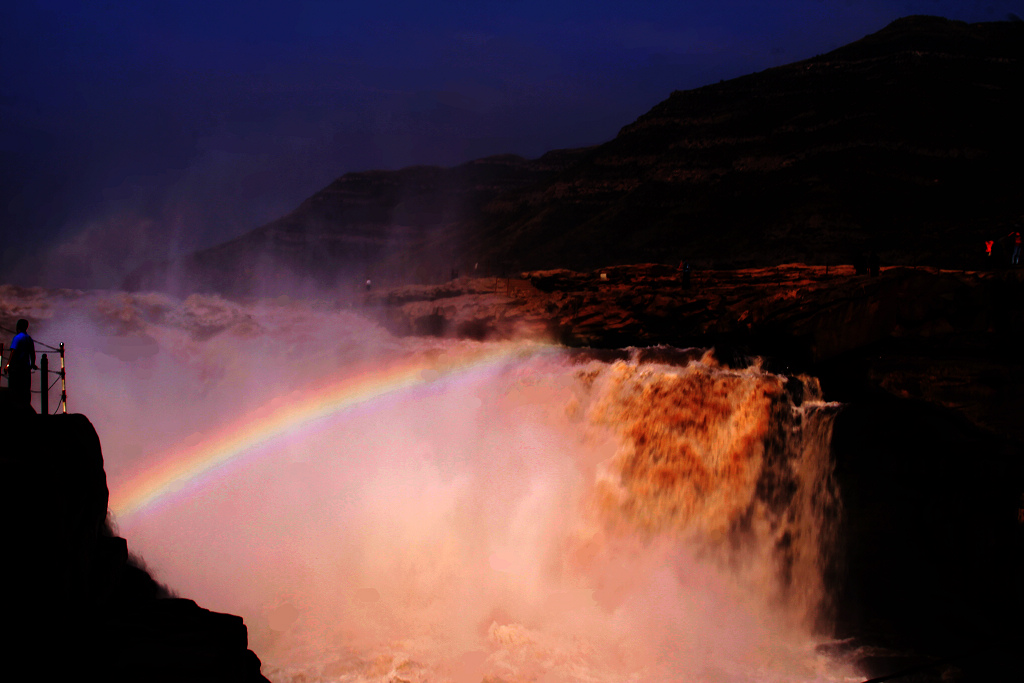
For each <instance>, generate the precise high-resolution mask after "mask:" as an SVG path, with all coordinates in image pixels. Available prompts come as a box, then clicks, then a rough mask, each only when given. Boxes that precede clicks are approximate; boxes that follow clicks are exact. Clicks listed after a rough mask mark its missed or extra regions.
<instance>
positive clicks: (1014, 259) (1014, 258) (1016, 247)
mask: <svg viewBox="0 0 1024 683" xmlns="http://www.w3.org/2000/svg"><path fill="white" fill-rule="evenodd" d="M1008 237H1012V238H1013V254H1012V255H1011V256H1010V265H1011V266H1018V265H1020V231H1019V230H1014V231H1013V232H1011V233H1010V234H1009V235H1008Z"/></svg>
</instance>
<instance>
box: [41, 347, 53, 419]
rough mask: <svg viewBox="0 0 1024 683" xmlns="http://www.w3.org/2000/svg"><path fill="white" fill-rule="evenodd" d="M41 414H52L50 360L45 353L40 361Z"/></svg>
mask: <svg viewBox="0 0 1024 683" xmlns="http://www.w3.org/2000/svg"><path fill="white" fill-rule="evenodd" d="M39 414H40V415H49V414H50V361H49V360H48V359H47V358H46V354H45V353H44V354H43V358H42V360H40V361H39Z"/></svg>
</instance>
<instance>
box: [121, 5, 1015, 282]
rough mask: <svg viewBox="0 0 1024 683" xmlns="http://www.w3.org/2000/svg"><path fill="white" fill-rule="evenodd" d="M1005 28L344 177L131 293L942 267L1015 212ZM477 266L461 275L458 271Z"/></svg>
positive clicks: (806, 67)
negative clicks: (650, 272) (791, 265)
mask: <svg viewBox="0 0 1024 683" xmlns="http://www.w3.org/2000/svg"><path fill="white" fill-rule="evenodd" d="M1022 45H1024V23H1022V22H996V23H986V24H966V23H963V22H954V21H950V20H947V19H942V18H937V17H921V16H915V17H906V18H903V19H899V20H897V21H895V22H893V23H892V24H890V25H889V26H887V27H885V28H883V29H882V30H880V31H878V32H876V33H873V34H871V35H869V36H866V37H865V38H862V39H861V40H858V41H855V42H853V43H850V44H848V45H845V46H843V47H840V48H838V49H836V50H833V51H831V52H829V53H826V54H823V55H818V56H815V57H811V58H809V59H805V60H802V61H798V62H794V63H791V64H787V65H783V66H778V67H773V68H771V69H767V70H765V71H761V72H758V73H754V74H748V75H745V76H741V77H738V78H735V79H731V80H728V81H722V82H720V83H717V84H710V85H706V86H703V87H701V88H696V89H693V90H686V91H675V92H673V93H672V94H671V95H670V96H669V97H668V98H667V99H666V100H664V101H663V102H661V103H659V104H658V105H656V106H655V107H653V108H652V109H651V110H650V111H648V112H646V113H645V114H643V115H641V116H640V117H638V118H637V119H636V120H635V121H634V122H632V123H630V124H627V125H626V126H623V128H622V129H621V130H620V132H619V134H618V135H617V136H616V137H615V138H613V139H612V140H609V141H608V142H606V143H603V144H601V145H597V146H593V147H589V148H583V149H577V150H560V151H555V152H549V153H548V154H546V155H544V156H542V157H540V158H539V159H534V160H524V159H522V158H521V157H515V156H514V155H502V156H498V157H488V158H486V159H479V160H474V161H470V162H467V163H466V164H462V165H459V166H456V167H452V168H447V169H441V168H438V167H422V166H421V167H410V168H406V169H400V170H398V171H368V172H362V173H350V174H346V175H344V176H342V177H341V178H339V179H337V180H335V181H334V182H333V183H331V184H330V185H328V186H327V187H326V188H324V189H323V190H321V191H320V192H317V193H315V194H314V195H312V196H311V197H310V198H309V199H307V200H306V201H305V202H303V203H302V204H301V205H300V206H299V207H298V208H297V209H296V210H295V211H293V212H292V213H290V214H288V215H287V216H285V217H283V218H281V219H279V220H277V221H273V222H271V223H269V224H267V225H266V226H263V227H261V228H257V229H256V230H253V231H251V232H250V233H247V234H245V235H242V236H240V237H239V238H236V239H235V240H232V241H230V242H226V243H224V244H221V245H217V246H215V247H212V248H210V249H207V250H204V251H200V252H196V253H195V254H191V255H188V256H186V257H184V258H181V259H178V260H177V261H176V262H174V263H166V264H162V265H161V264H156V265H154V264H150V265H149V266H147V267H144V268H142V269H139V270H137V271H135V272H134V273H132V274H131V275H130V276H129V277H128V278H127V279H126V282H125V284H126V287H127V288H129V289H142V288H154V287H156V288H163V287H166V286H167V283H168V281H170V282H171V285H172V286H171V289H174V288H175V286H176V285H175V284H174V283H175V281H176V282H177V283H178V285H177V286H178V287H179V289H180V288H181V287H180V285H181V283H187V287H185V289H191V290H204V289H205V290H214V291H220V292H222V293H229V294H260V293H272V290H273V287H274V285H272V284H271V283H272V282H273V281H274V279H275V278H278V277H281V276H284V278H283V279H284V280H287V281H289V283H290V286H294V284H295V282H296V281H299V284H300V288H301V287H306V288H309V289H314V290H315V289H330V288H337V287H344V286H349V287H354V286H357V285H358V283H360V282H362V280H363V279H364V278H373V279H374V280H375V281H380V282H388V283H401V282H430V281H438V280H442V279H445V278H446V277H447V276H448V275H449V272H450V271H452V270H461V271H462V272H468V271H469V270H470V269H473V271H474V272H475V273H477V274H486V273H492V274H500V273H502V272H510V271H515V270H530V269H543V268H555V267H565V268H571V269H576V270H587V269H592V268H597V267H603V266H606V265H615V264H625V263H642V262H661V263H677V262H678V261H681V260H689V261H691V262H693V263H694V264H695V265H697V266H698V267H715V268H734V267H754V266H765V265H774V264H778V263H787V262H806V263H819V264H824V263H840V262H846V263H849V262H852V260H853V259H854V258H855V257H856V254H857V253H859V252H865V251H876V252H879V253H880V254H881V255H882V258H883V259H884V260H885V261H887V262H889V263H907V264H922V265H939V266H947V267H948V266H951V265H952V266H960V265H962V263H963V261H964V258H966V255H967V254H968V253H969V252H970V251H976V250H980V248H981V247H980V245H981V243H982V241H983V240H984V239H994V238H999V237H1001V236H1002V235H1004V234H1006V233H1007V232H1009V231H1010V230H1012V229H1013V226H1014V224H1015V223H1016V222H1018V221H1019V220H1020V215H1021V213H1022V212H1024V194H1022V191H1021V189H1020V188H1021V187H1022V185H1024V183H1022V181H1024V174H1022V173H1021V171H1020V168H1019V167H1020V164H1019V159H1020V157H1021V152H1022V151H1024V144H1022V137H1024V136H1021V135H1020V133H1019V132H1018V130H1017V128H1018V126H1017V125H1016V120H1015V118H1016V116H1015V115H1016V112H1018V111H1019V110H1020V105H1021V103H1022V102H1024V86H1022V85H1021V84H1022V83H1024V66H1022V63H1024V49H1022V47H1021V46H1022ZM477 269H479V270H477Z"/></svg>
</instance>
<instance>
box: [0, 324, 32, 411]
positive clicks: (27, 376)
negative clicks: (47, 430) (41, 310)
mask: <svg viewBox="0 0 1024 683" xmlns="http://www.w3.org/2000/svg"><path fill="white" fill-rule="evenodd" d="M14 329H15V330H16V332H17V334H15V335H14V339H12V340H11V357H10V359H9V360H8V361H7V367H6V370H7V386H8V387H10V390H11V393H12V394H13V395H14V400H15V401H17V402H22V403H27V404H31V403H32V370H34V369H35V368H36V345H35V342H33V341H32V337H30V336H28V321H27V320H25V319H24V318H22V319H21V320H19V321H18V324H17V325H16V326H15V328H14Z"/></svg>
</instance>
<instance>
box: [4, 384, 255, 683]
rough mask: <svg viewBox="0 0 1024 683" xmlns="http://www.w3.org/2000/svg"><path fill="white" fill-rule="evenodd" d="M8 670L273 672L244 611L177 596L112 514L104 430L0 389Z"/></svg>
mask: <svg viewBox="0 0 1024 683" xmlns="http://www.w3.org/2000/svg"><path fill="white" fill-rule="evenodd" d="M0 424H2V426H3V434H4V440H5V444H6V447H5V448H4V449H3V451H2V456H0V462H2V464H3V469H4V473H5V476H4V481H5V483H6V486H5V491H4V495H3V496H2V497H0V500H2V503H0V504H2V506H3V507H2V511H0V514H3V515H4V519H7V520H8V522H9V524H10V528H9V532H8V534H7V536H6V538H5V541H4V546H5V552H4V561H3V562H2V563H0V586H3V587H4V592H5V600H4V602H5V605H4V610H3V614H4V622H5V625H6V627H7V628H6V629H5V632H6V633H7V635H5V636H4V638H5V641H6V642H5V645H6V646H7V647H6V648H5V650H6V652H7V653H8V654H7V656H6V657H5V661H4V664H3V668H4V671H5V674H4V675H5V677H7V676H10V678H9V680H80V679H83V678H95V679H96V680H103V681H154V682H161V683H164V682H166V683H172V682H174V683H177V682H182V683H184V682H185V681H189V682H194V681H211V682H213V681H217V682H218V683H219V682H222V681H237V682H238V683H258V682H259V681H266V679H265V678H264V677H263V676H262V675H261V674H260V661H259V659H258V658H257V657H256V655H255V654H254V653H253V652H252V651H250V650H249V649H248V645H247V641H248V636H247V631H246V627H245V624H243V623H242V619H241V617H236V616H233V615H230V614H219V613H216V612H211V611H209V610H206V609H203V608H201V607H199V606H198V605H196V603H195V602H193V601H191V600H187V599H184V598H179V597H174V596H172V595H170V594H169V593H168V591H167V590H166V589H165V588H163V587H162V586H160V585H158V584H157V583H156V582H155V581H154V580H153V579H152V578H151V577H150V576H149V574H148V573H147V572H146V571H145V569H144V568H142V567H140V566H139V564H138V563H137V562H136V561H135V560H134V559H133V558H131V557H130V556H129V553H128V547H127V544H126V542H125V539H123V538H119V537H117V536H115V535H114V534H113V533H112V532H111V529H110V528H109V526H108V524H107V497H108V491H107V484H106V475H105V473H104V470H103V456H102V453H101V449H100V441H99V437H98V436H97V434H96V431H95V430H94V429H93V427H92V425H91V424H90V423H89V420H88V419H86V418H85V416H83V415H37V414H36V413H35V412H33V411H32V410H31V409H30V408H25V407H23V406H15V405H12V404H11V402H10V400H9V397H8V396H7V395H6V389H0Z"/></svg>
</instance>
